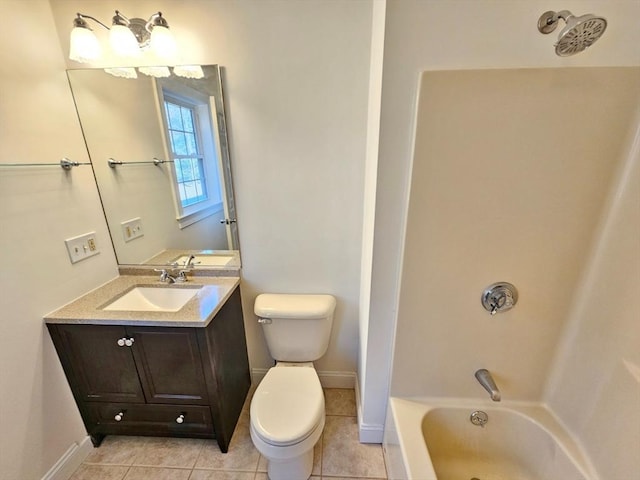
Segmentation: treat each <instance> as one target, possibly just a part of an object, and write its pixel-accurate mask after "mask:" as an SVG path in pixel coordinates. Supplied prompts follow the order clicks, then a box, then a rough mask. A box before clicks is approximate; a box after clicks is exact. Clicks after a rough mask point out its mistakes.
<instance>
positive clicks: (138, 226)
mask: <svg viewBox="0 0 640 480" xmlns="http://www.w3.org/2000/svg"><path fill="white" fill-rule="evenodd" d="M120 226H121V227H122V236H123V237H124V241H125V242H130V241H131V240H135V239H136V238H139V237H142V236H143V235H144V230H142V220H140V217H136V218H132V219H131V220H127V221H125V222H122V223H121V224H120Z"/></svg>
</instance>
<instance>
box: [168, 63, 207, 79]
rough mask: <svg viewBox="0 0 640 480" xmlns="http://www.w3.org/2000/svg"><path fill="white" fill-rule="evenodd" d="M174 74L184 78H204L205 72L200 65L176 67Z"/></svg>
mask: <svg viewBox="0 0 640 480" xmlns="http://www.w3.org/2000/svg"><path fill="white" fill-rule="evenodd" d="M173 73H174V74H176V75H177V76H179V77H184V78H196V79H197V78H204V72H203V71H202V67H201V66H200V65H176V66H175V67H173Z"/></svg>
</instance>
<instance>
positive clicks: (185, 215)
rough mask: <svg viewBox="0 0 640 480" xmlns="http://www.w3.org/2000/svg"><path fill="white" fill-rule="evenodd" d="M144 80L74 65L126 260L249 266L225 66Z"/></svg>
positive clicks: (76, 91) (103, 193) (93, 153)
mask: <svg viewBox="0 0 640 480" xmlns="http://www.w3.org/2000/svg"><path fill="white" fill-rule="evenodd" d="M203 71H204V78H202V79H188V78H181V77H175V76H172V77H168V78H162V79H156V78H153V77H147V76H144V75H140V76H139V77H138V78H137V79H126V78H119V77H114V76H112V75H109V74H107V73H105V72H104V71H103V70H100V69H83V70H68V71H67V74H68V77H69V82H70V85H71V90H72V93H73V97H74V101H75V103H76V108H77V111H78V116H79V118H80V123H81V126H82V130H83V133H84V137H85V142H86V144H87V149H88V151H89V156H90V157H91V162H92V164H93V169H94V173H95V177H96V182H97V185H98V191H99V192H100V198H101V199H102V205H103V209H104V212H105V216H106V219H107V224H108V226H109V231H110V234H111V240H112V243H113V247H114V249H115V253H116V257H117V259H118V263H119V264H120V265H139V264H148V265H166V264H168V263H174V262H177V263H178V264H184V262H183V260H187V259H188V258H189V255H190V254H195V255H196V258H195V259H192V263H193V264H194V265H195V266H196V267H207V268H220V267H221V266H223V267H227V266H239V255H238V250H239V247H238V232H237V224H236V214H235V205H234V201H233V184H232V178H231V165H230V158H229V148H228V140H227V134H226V120H225V115H224V102H223V96H222V83H221V77H220V69H219V67H218V66H217V65H212V66H205V67H203Z"/></svg>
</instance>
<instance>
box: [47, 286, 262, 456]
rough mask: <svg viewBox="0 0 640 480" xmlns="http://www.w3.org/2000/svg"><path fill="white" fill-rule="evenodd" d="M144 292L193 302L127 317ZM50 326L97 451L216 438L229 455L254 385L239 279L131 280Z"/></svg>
mask: <svg viewBox="0 0 640 480" xmlns="http://www.w3.org/2000/svg"><path fill="white" fill-rule="evenodd" d="M141 289H144V290H147V291H151V292H152V293H154V289H156V290H157V292H155V293H159V294H167V293H170V294H174V293H178V294H181V293H187V294H190V295H192V298H189V299H188V300H186V301H185V300H183V302H184V305H177V306H169V307H167V306H164V307H163V306H161V307H159V310H158V311H150V310H148V309H149V308H150V307H147V306H143V305H141V306H137V304H136V303H130V304H129V305H130V307H126V308H132V309H133V310H125V309H122V310H118V308H119V307H118V305H119V303H115V302H116V301H118V300H119V301H122V300H127V298H129V297H131V295H128V294H131V292H132V291H133V293H136V292H137V291H138V290H141ZM187 290H189V291H188V292H187ZM110 305H115V306H116V307H114V308H111V309H109V308H110ZM136 308H138V310H136ZM145 308H146V309H147V310H144V309H145ZM45 321H46V323H47V327H48V329H49V332H50V334H51V338H52V340H53V343H54V345H55V348H56V350H57V352H58V355H59V357H60V361H61V363H62V367H63V369H64V372H65V374H66V376H67V379H68V381H69V384H70V386H71V390H72V392H73V395H74V398H75V400H76V403H77V404H78V408H79V409H80V413H81V415H82V419H83V421H84V424H85V426H86V428H87V431H88V433H89V435H90V437H91V440H92V442H93V444H94V446H96V447H97V446H99V445H100V443H101V441H102V439H103V438H104V436H105V435H109V434H117V435H155V436H174V437H195V438H216V439H217V441H218V444H219V445H220V449H221V450H222V451H223V452H226V451H227V449H228V446H229V441H230V440H231V435H232V434H233V430H234V428H235V425H236V423H237V420H238V417H239V415H240V412H241V410H242V405H243V403H244V400H245V397H246V395H247V392H248V390H249V386H250V383H251V381H250V375H249V365H248V358H247V347H246V340H245V331H244V321H243V316H242V305H241V300H240V289H239V278H237V277H199V278H194V279H193V280H190V281H189V282H187V283H184V284H173V285H167V284H162V283H160V282H158V279H157V277H155V276H154V277H145V276H121V277H118V278H116V279H115V280H113V281H112V282H109V283H108V284H106V285H104V286H103V287H100V288H98V289H97V290H94V291H93V292H90V293H89V294H87V295H85V296H83V297H81V298H79V299H78V300H76V301H74V302H72V303H70V304H69V305H67V306H65V307H63V308H61V309H59V310H57V311H55V312H53V313H51V314H49V315H47V316H46V317H45Z"/></svg>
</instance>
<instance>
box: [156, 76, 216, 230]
mask: <svg viewBox="0 0 640 480" xmlns="http://www.w3.org/2000/svg"><path fill="white" fill-rule="evenodd" d="M158 92H159V95H160V102H159V103H160V105H161V107H162V112H163V117H164V118H163V120H164V121H163V125H164V130H165V137H166V143H167V151H168V155H169V157H170V159H171V161H172V162H173V169H172V179H173V192H174V197H175V206H176V214H177V215H176V219H177V221H178V225H179V226H180V228H185V227H187V226H189V225H191V224H193V223H195V222H197V221H199V220H202V219H203V218H206V217H208V216H210V215H213V214H214V213H217V212H219V211H221V210H222V209H223V204H222V192H223V190H222V188H221V184H220V181H221V175H220V173H219V167H218V165H219V160H218V159H219V156H220V155H219V142H218V136H217V129H215V128H213V127H214V125H215V117H213V115H212V112H214V113H215V104H214V103H212V102H211V101H210V99H209V97H208V96H206V95H204V94H201V93H200V92H197V91H195V90H191V89H189V88H187V87H180V89H179V92H177V91H173V90H169V89H168V88H159V89H158Z"/></svg>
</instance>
